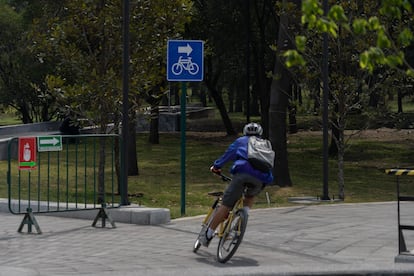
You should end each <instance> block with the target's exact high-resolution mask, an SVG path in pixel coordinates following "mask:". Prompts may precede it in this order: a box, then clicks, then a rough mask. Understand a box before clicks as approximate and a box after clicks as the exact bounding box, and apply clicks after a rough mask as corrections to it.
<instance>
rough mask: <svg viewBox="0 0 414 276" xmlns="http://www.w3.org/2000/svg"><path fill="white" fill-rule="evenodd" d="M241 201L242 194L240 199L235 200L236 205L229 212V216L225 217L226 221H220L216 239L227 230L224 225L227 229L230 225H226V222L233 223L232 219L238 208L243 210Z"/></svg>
mask: <svg viewBox="0 0 414 276" xmlns="http://www.w3.org/2000/svg"><path fill="white" fill-rule="evenodd" d="M243 200H244V194H243V195H242V197H241V198H240V199H239V200H237V202H236V204H234V206H233V208H232V209H231V210H230V212H229V216H228V217H227V219H225V220H224V221H222V222H221V223H220V224H219V226H218V229H219V230H218V231H217V237H219V238H221V237H222V236H223V235H224V233H225V230H227V229H226V228H225V225H227V228H229V227H230V225H231V223H226V221H230V222H231V221H233V219H234V213H235V212H236V211H237V210H239V209H240V208H243Z"/></svg>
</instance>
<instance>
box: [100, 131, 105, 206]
mask: <svg viewBox="0 0 414 276" xmlns="http://www.w3.org/2000/svg"><path fill="white" fill-rule="evenodd" d="M105 140H106V139H105V137H104V136H102V137H100V138H99V167H98V203H99V204H103V203H105Z"/></svg>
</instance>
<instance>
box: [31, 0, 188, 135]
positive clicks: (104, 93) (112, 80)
mask: <svg viewBox="0 0 414 276" xmlns="http://www.w3.org/2000/svg"><path fill="white" fill-rule="evenodd" d="M121 2H122V1H115V0H108V1H96V0H94V1H87V2H85V1H84V0H74V1H72V0H71V1H61V2H60V3H59V6H58V7H54V3H51V4H50V6H48V7H45V9H44V11H45V14H43V17H41V18H38V19H35V20H34V22H35V25H34V28H33V30H32V33H31V37H32V39H33V41H34V44H33V47H32V49H33V51H34V53H35V54H36V56H37V57H39V61H40V62H45V63H53V62H56V73H55V74H56V77H55V78H54V79H55V80H56V79H58V78H59V79H60V80H61V81H64V82H60V84H61V87H60V89H59V93H55V94H53V93H54V92H56V91H57V89H56V88H57V87H56V82H55V83H51V82H50V81H51V79H50V78H48V79H46V82H45V83H46V88H45V93H51V94H52V96H53V97H55V98H57V100H58V102H59V105H60V107H61V108H62V109H69V110H71V112H72V113H74V114H77V115H78V116H83V117H87V118H89V119H92V120H93V121H94V122H95V123H97V124H99V125H101V126H102V129H104V126H105V125H106V124H107V123H109V122H110V121H111V120H112V119H113V114H115V117H117V116H118V114H120V107H121V95H122V93H121V89H122V82H121V80H122V76H121V74H122V63H121V62H122V51H123V47H122V46H123V41H122V5H121V4H122V3H121ZM130 11H131V16H130V18H131V19H130V34H131V35H130V37H131V38H130V40H131V47H130V61H131V74H130V76H131V87H132V89H131V90H132V91H133V93H134V94H135V93H142V92H145V91H148V90H151V89H154V87H157V86H159V85H160V83H162V82H163V80H164V79H165V61H164V56H165V50H166V44H167V43H166V42H167V39H169V38H177V37H178V35H179V34H180V33H182V32H183V28H184V24H185V23H187V22H188V20H189V19H190V15H191V2H190V1H188V0H175V1H161V0H158V1H144V0H136V1H131V8H130ZM44 26H46V27H44ZM131 94H132V93H131ZM131 99H135V97H131Z"/></svg>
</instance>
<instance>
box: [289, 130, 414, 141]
mask: <svg viewBox="0 0 414 276" xmlns="http://www.w3.org/2000/svg"><path fill="white" fill-rule="evenodd" d="M329 134H330V133H329ZM290 135H293V136H322V131H299V132H298V133H296V134H290ZM345 135H346V136H347V137H351V136H352V137H353V138H358V139H366V140H374V139H375V140H377V141H405V140H414V130H411V129H390V128H379V129H367V130H362V131H352V130H347V131H345Z"/></svg>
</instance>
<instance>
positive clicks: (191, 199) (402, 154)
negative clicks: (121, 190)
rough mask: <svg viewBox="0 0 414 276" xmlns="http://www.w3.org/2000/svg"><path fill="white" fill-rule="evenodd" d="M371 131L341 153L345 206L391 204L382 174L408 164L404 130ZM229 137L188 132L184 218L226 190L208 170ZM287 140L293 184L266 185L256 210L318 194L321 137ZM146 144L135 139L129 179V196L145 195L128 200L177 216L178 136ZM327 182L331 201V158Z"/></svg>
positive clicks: (413, 142) (391, 186) (410, 141)
mask: <svg viewBox="0 0 414 276" xmlns="http://www.w3.org/2000/svg"><path fill="white" fill-rule="evenodd" d="M370 132H373V133H371V134H369V135H367V134H365V135H363V136H361V137H354V138H352V140H350V143H349V146H348V150H347V153H346V155H345V197H346V198H345V202H373V201H392V200H395V199H396V186H395V177H394V176H388V175H386V174H385V172H384V169H386V168H394V167H410V164H412V163H410V162H411V158H410V156H411V152H412V150H413V148H414V137H411V136H410V135H409V134H407V137H404V136H403V135H405V134H404V133H405V132H404V131H400V132H397V131H394V133H391V134H390V133H388V134H387V137H386V138H381V139H379V138H378V135H376V134H378V132H377V131H370ZM380 132H381V130H380ZM412 135H414V134H412ZM393 137H395V138H393ZM233 139H234V137H227V136H226V135H225V133H202V134H200V133H191V132H189V133H187V139H186V140H187V150H186V215H188V216H192V215H198V214H203V213H205V212H206V208H207V206H208V205H209V204H210V203H211V198H209V197H208V196H207V195H206V193H207V192H209V191H213V190H222V189H224V188H225V186H226V184H225V183H223V182H221V180H220V179H219V178H217V177H216V176H214V175H213V174H211V173H210V172H209V167H210V166H211V164H212V162H213V161H214V160H215V159H216V158H217V157H218V156H219V155H220V154H222V153H223V152H224V150H225V149H226V147H227V146H228V145H229V143H231V142H232V141H233ZM288 139H289V146H288V147H289V149H288V151H289V168H290V175H291V179H292V182H293V186H292V187H287V188H280V187H277V186H269V187H267V188H266V189H265V190H264V192H263V193H262V194H261V195H260V196H259V198H258V202H257V204H256V207H258V208H261V207H278V206H288V205H292V203H289V202H288V198H289V197H297V196H320V195H322V191H323V189H322V188H323V187H322V183H323V177H322V164H323V160H322V133H321V132H300V133H298V134H294V135H289V138H288ZM147 140H148V135H147V134H140V135H138V144H137V151H138V159H139V161H138V163H139V170H140V175H139V176H136V177H130V178H129V190H130V193H143V194H144V196H143V197H142V198H131V201H132V202H134V203H139V204H142V205H145V206H149V207H163V208H169V209H170V210H171V215H172V217H178V216H180V210H181V196H180V193H181V172H180V164H181V163H180V158H181V153H180V134H179V133H169V134H161V139H160V144H159V145H150V144H149V143H148V142H147ZM228 169H229V167H226V168H224V170H223V171H224V172H226V171H228ZM401 180H403V182H404V181H405V182H407V183H409V181H410V177H408V176H407V177H405V178H404V177H401ZM328 182H329V195H330V197H331V198H337V196H336V195H337V191H338V188H337V186H338V184H337V183H338V182H337V163H336V160H335V159H330V160H329V181H328ZM407 187H408V188H410V185H407ZM266 192H267V196H268V197H267V196H266ZM268 198H269V199H270V204H269V201H268Z"/></svg>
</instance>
